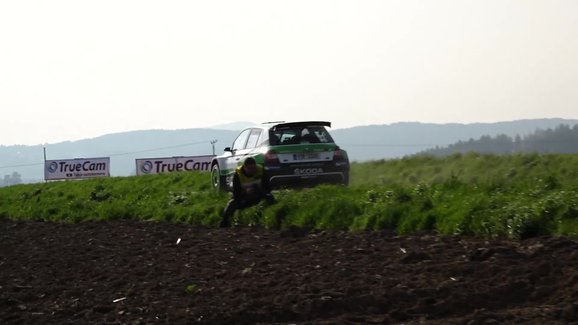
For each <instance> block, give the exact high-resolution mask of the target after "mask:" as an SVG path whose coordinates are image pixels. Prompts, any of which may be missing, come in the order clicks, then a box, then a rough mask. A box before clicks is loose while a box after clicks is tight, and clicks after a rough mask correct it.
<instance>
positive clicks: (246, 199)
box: [221, 157, 275, 228]
mask: <svg viewBox="0 0 578 325" xmlns="http://www.w3.org/2000/svg"><path fill="white" fill-rule="evenodd" d="M261 200H266V201H267V203H270V204H273V203H275V197H273V194H271V188H270V187H269V182H268V181H267V179H266V177H263V167H262V166H260V165H257V163H256V162H255V159H254V158H253V157H249V158H247V159H245V161H244V162H243V165H242V166H240V167H238V168H237V170H236V171H235V175H234V176H233V198H232V199H231V200H230V201H229V203H227V207H226V208H225V210H224V211H223V216H222V220H221V227H222V228H223V227H230V226H231V218H232V217H233V214H235V211H236V210H238V209H245V208H248V207H250V206H253V205H256V204H258V203H259V202H261Z"/></svg>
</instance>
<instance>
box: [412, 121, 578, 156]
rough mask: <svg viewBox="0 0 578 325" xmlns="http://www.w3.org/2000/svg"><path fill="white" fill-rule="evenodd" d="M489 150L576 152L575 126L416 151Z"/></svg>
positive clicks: (501, 152) (577, 128) (441, 153)
mask: <svg viewBox="0 0 578 325" xmlns="http://www.w3.org/2000/svg"><path fill="white" fill-rule="evenodd" d="M468 152H477V153H489V154H499V155H507V154H514V153H524V152H535V153H578V125H574V126H569V125H566V124H560V125H559V126H557V127H556V128H554V129H551V128H548V129H545V130H543V129H538V130H536V131H535V132H534V133H531V134H529V135H525V136H520V135H516V136H515V137H510V136H508V135H505V134H500V135H497V136H494V137H491V136H489V135H486V136H482V137H481V138H479V139H477V140H474V139H469V140H468V141H458V142H456V143H454V144H451V145H449V146H447V147H437V146H436V147H435V148H433V149H428V150H425V151H422V152H420V153H419V154H425V155H433V156H442V157H443V156H448V155H452V154H455V153H464V154H465V153H468Z"/></svg>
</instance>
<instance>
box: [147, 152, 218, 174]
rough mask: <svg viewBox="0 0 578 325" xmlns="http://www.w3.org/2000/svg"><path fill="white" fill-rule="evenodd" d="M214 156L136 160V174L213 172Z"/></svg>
mask: <svg viewBox="0 0 578 325" xmlns="http://www.w3.org/2000/svg"><path fill="white" fill-rule="evenodd" d="M213 157H215V156H212V155H208V156H191V157H166V158H143V159H137V160H136V174H137V175H139V176H140V175H149V174H162V173H172V172H183V171H204V172H206V171H211V161H212V160H213Z"/></svg>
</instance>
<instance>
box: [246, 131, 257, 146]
mask: <svg viewBox="0 0 578 325" xmlns="http://www.w3.org/2000/svg"><path fill="white" fill-rule="evenodd" d="M260 135H261V130H260V129H253V130H251V133H250V134H249V140H247V145H246V146H245V148H247V149H252V148H255V147H256V146H257V142H258V141H259V136H260Z"/></svg>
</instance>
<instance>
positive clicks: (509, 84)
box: [0, 0, 578, 145]
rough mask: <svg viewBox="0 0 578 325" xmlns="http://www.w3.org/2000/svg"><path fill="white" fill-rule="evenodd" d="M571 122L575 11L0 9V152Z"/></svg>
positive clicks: (511, 7)
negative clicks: (157, 132) (94, 141)
mask: <svg viewBox="0 0 578 325" xmlns="http://www.w3.org/2000/svg"><path fill="white" fill-rule="evenodd" d="M544 117H563V118H578V1H576V0H540V1H538V0H534V1H533V0H519V1H508V0H493V1H492V0H478V1H467V0H455V1H450V0H435V1H433V0H423V1H411V0H399V1H386V0H382V1H359V0H358V1H336V0H327V1H314V0H306V1H295V0H292V1H271V0H266V1H142V0H138V1H136V0H134V1H122V0H114V1H103V0H100V1H81V0H71V1H57V0H56V1H55V0H52V1H25V0H18V1H2V2H0V144H5V145H9V144H39V143H53V142H57V141H63V140H75V139H80V138H87V137H95V136H98V135H102V134H106V133H112V132H122V131H128V130H137V129H178V128H192V127H207V126H212V125H215V124H222V123H227V122H233V121H254V122H262V121H270V120H287V121H290V120H309V119H321V120H330V121H333V123H334V127H335V128H344V127H351V126H356V125H364V124H389V123H393V122H400V121H421V122H435V123H446V122H459V123H472V122H495V121H505V120H515V119H523V118H544Z"/></svg>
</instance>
